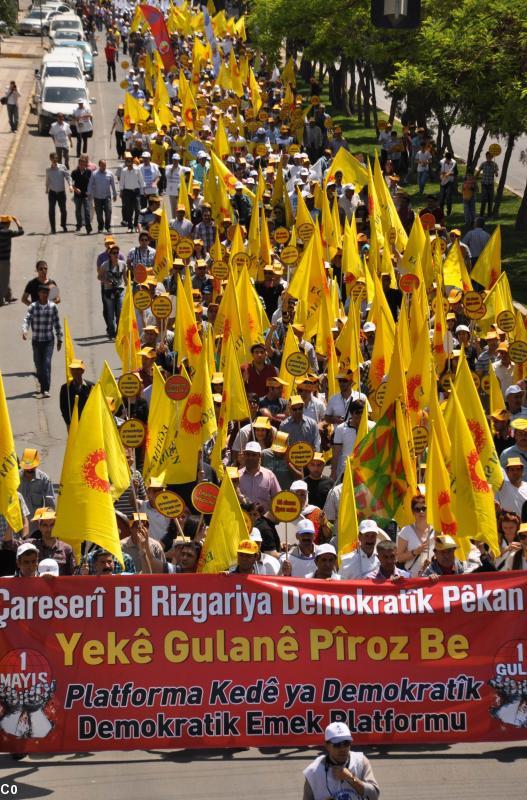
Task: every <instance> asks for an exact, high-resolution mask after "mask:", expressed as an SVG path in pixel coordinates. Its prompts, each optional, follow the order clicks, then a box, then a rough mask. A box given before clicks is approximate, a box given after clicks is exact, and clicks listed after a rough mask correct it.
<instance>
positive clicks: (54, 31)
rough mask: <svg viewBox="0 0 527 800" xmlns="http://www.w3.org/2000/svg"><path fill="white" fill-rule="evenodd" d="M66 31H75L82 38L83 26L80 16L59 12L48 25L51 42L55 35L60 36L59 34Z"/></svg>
mask: <svg viewBox="0 0 527 800" xmlns="http://www.w3.org/2000/svg"><path fill="white" fill-rule="evenodd" d="M66 31H75V32H76V33H80V34H82V38H84V28H83V27H82V22H81V20H80V17H78V16H77V15H76V14H59V15H58V16H56V17H54V18H53V19H52V21H51V24H50V26H49V38H50V39H51V41H52V42H53V41H54V39H55V37H58V38H60V36H61V34H62V33H63V32H66Z"/></svg>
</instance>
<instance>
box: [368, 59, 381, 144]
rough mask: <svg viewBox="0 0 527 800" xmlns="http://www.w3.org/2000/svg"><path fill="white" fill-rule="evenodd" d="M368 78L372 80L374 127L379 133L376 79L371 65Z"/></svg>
mask: <svg viewBox="0 0 527 800" xmlns="http://www.w3.org/2000/svg"><path fill="white" fill-rule="evenodd" d="M368 76H369V79H370V89H371V107H372V111H373V126H374V128H375V130H376V131H377V132H378V130H379V128H378V123H379V115H378V113H377V93H376V91H375V79H374V77H373V70H372V68H371V66H370V65H368Z"/></svg>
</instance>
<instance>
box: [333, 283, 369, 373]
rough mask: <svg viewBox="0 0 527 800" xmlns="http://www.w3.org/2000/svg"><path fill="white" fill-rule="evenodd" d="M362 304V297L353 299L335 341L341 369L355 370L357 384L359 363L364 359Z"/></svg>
mask: <svg viewBox="0 0 527 800" xmlns="http://www.w3.org/2000/svg"><path fill="white" fill-rule="evenodd" d="M360 306H361V300H360V298H357V299H356V300H353V299H352V300H351V302H350V306H349V309H348V319H347V320H346V324H345V325H344V327H343V328H342V330H341V332H340V333H339V335H338V337H337V340H336V342H335V348H336V349H337V351H338V353H339V365H340V367H341V369H343V370H347V369H350V370H351V371H352V372H353V383H354V384H355V385H356V386H358V384H359V372H358V370H359V365H360V364H362V363H363V361H364V358H363V355H362V351H361V349H360V334H359V331H360Z"/></svg>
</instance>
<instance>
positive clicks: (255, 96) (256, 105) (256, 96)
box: [249, 67, 262, 116]
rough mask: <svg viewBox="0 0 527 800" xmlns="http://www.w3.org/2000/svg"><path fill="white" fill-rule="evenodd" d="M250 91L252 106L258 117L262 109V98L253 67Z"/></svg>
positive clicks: (250, 72) (250, 68)
mask: <svg viewBox="0 0 527 800" xmlns="http://www.w3.org/2000/svg"><path fill="white" fill-rule="evenodd" d="M249 91H250V93H251V105H252V107H253V111H254V114H255V116H257V115H258V113H259V112H260V109H261V107H262V96H261V93H260V86H259V85H258V81H257V80H256V78H255V75H254V72H253V68H252V67H249Z"/></svg>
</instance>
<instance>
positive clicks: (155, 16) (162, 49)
mask: <svg viewBox="0 0 527 800" xmlns="http://www.w3.org/2000/svg"><path fill="white" fill-rule="evenodd" d="M139 8H140V9H141V11H142V12H143V16H144V18H145V19H146V21H147V22H148V24H149V25H150V30H151V31H152V36H153V37H154V40H155V43H156V47H157V49H158V51H159V55H160V56H161V60H162V61H163V66H164V68H165V69H166V70H169V69H171V68H172V67H173V66H174V65H175V63H176V61H175V59H174V51H173V50H172V45H171V44H170V34H169V32H168V29H167V25H166V22H165V18H164V16H163V12H162V11H160V10H159V8H155V7H154V6H146V5H141V6H139Z"/></svg>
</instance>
